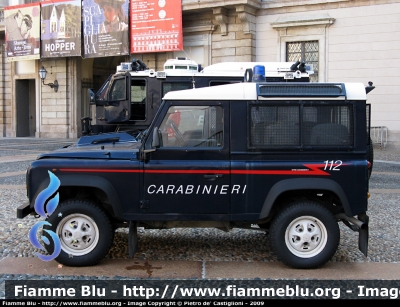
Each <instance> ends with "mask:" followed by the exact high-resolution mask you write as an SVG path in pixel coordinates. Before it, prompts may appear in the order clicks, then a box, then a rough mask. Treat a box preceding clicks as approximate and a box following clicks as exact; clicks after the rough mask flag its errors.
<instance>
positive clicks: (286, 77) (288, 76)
mask: <svg viewBox="0 0 400 307" xmlns="http://www.w3.org/2000/svg"><path fill="white" fill-rule="evenodd" d="M285 79H294V74H293V73H292V72H287V73H285Z"/></svg>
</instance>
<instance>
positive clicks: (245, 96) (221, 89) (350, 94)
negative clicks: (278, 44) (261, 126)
mask: <svg viewBox="0 0 400 307" xmlns="http://www.w3.org/2000/svg"><path fill="white" fill-rule="evenodd" d="M265 84H268V83H265ZM291 84H293V83H291ZM301 84H304V85H306V84H310V83H301ZM325 84H327V83H325ZM332 84H335V85H337V83H332ZM345 88H346V96H347V99H348V100H366V92H365V86H364V85H363V84H362V83H345ZM277 97H278V96H277ZM263 99H265V98H263ZM267 99H274V97H267ZM285 99H287V98H285ZM295 99H301V97H295ZM306 99H310V98H306ZM311 99H315V97H314V98H311ZM328 99H336V98H328ZM338 99H339V98H338ZM340 99H341V100H343V97H342V98H340ZM164 100H257V83H254V82H241V83H234V84H226V85H218V86H211V87H203V88H197V89H189V90H181V91H172V92H168V93H167V94H165V96H164Z"/></svg>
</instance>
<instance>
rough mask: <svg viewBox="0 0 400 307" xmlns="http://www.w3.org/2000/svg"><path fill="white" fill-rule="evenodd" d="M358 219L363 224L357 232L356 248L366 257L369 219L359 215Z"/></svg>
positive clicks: (364, 215)
mask: <svg viewBox="0 0 400 307" xmlns="http://www.w3.org/2000/svg"><path fill="white" fill-rule="evenodd" d="M358 219H359V220H360V221H362V222H363V225H362V227H361V228H360V230H359V236H358V248H359V250H360V251H361V252H362V253H363V254H364V255H365V257H367V256H368V240H369V226H368V224H369V217H368V215H366V214H365V213H364V214H360V215H359V216H358Z"/></svg>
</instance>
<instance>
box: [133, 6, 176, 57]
mask: <svg viewBox="0 0 400 307" xmlns="http://www.w3.org/2000/svg"><path fill="white" fill-rule="evenodd" d="M130 8H131V16H130V19H131V48H130V51H131V53H145V52H165V51H179V50H183V35H182V2H181V0H147V1H146V0H131V6H130Z"/></svg>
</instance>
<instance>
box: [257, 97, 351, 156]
mask: <svg viewBox="0 0 400 307" xmlns="http://www.w3.org/2000/svg"><path fill="white" fill-rule="evenodd" d="M249 140H250V141H249V146H250V147H252V148H281V147H285V148H288V147H293V148H300V147H304V148H305V149H310V148H311V147H321V148H323V147H326V148H332V147H349V146H353V145H354V123H353V105H352V104H347V105H337V104H334V105H333V104H329V102H326V101H324V102H323V104H322V103H321V101H320V102H319V104H317V102H316V101H309V102H303V103H302V105H301V106H299V105H297V104H296V105H293V104H292V105H290V102H287V105H283V106H277V105H251V106H250V138H249Z"/></svg>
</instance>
